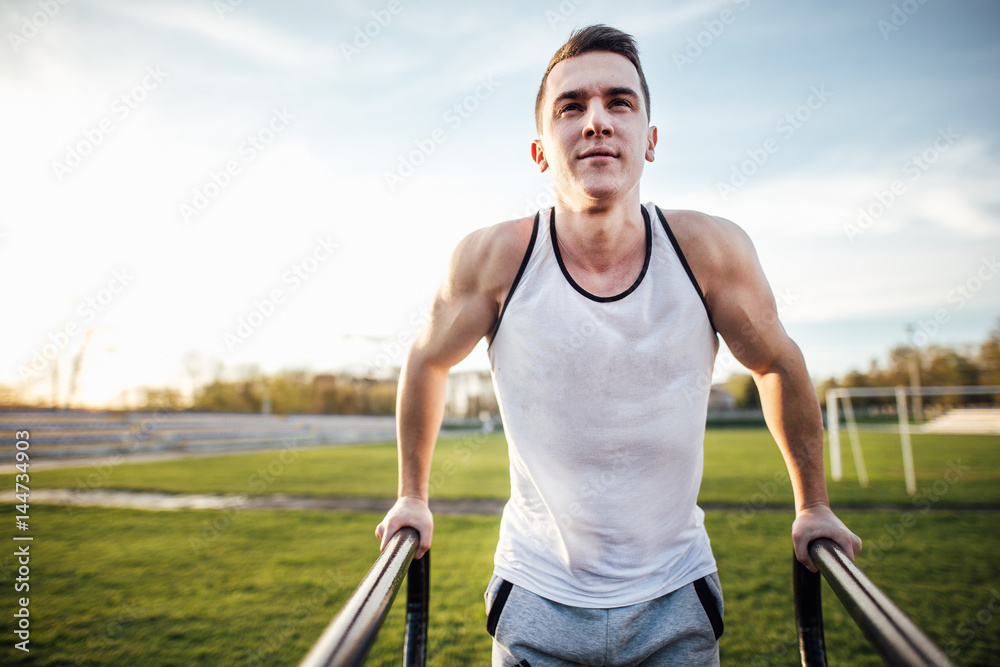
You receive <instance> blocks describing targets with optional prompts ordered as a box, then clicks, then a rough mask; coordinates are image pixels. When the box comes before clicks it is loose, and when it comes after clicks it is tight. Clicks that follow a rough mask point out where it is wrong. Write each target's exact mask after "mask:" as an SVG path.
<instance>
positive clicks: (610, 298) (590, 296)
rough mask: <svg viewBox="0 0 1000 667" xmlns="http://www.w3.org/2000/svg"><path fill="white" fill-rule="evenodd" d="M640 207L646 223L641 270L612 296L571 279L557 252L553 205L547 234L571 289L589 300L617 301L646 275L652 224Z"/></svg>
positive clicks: (651, 240) (650, 254) (650, 250)
mask: <svg viewBox="0 0 1000 667" xmlns="http://www.w3.org/2000/svg"><path fill="white" fill-rule="evenodd" d="M640 209H641V210H642V220H643V222H645V223H646V259H645V260H643V263H642V271H640V272H639V277H638V278H636V279H635V282H634V283H632V286H631V287H629V288H628V289H627V290H625V291H624V292H622V293H621V294H615V295H614V296H597V295H596V294H591V293H590V292H588V291H587V290H585V289H583V288H582V287H580V286H579V285H578V284H577V282H576V281H575V280H573V276H571V275H569V271H568V270H566V265H565V264H563V258H562V253H561V252H559V242H558V239H557V238H556V209H555V208H554V207H553V209H552V214H551V215H550V216H549V235H550V236H551V237H552V250H554V251H555V254H556V262H558V263H559V270H561V271H562V274H563V276H564V277H565V278H566V280H567V282H569V284H570V285H572V286H573V289H575V290H576V291H577V292H579V293H580V294H582V295H584V296H585V297H587V298H588V299H590V300H591V301H597V302H598V303H608V302H610V301H618V300H620V299H624V298H625V297H627V296H628V295H629V294H631V293H632V292H634V291H635V289H636V288H637V287H638V286H639V283H641V282H642V279H643V278H644V277H645V276H646V270H647V269H648V268H649V259H650V257H652V255H653V225H652V223H650V221H649V213H648V212H647V211H646V207H645V206H640Z"/></svg>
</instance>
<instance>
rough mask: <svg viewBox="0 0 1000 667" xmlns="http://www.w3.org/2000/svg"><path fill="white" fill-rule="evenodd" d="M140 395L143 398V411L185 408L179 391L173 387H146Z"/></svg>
mask: <svg viewBox="0 0 1000 667" xmlns="http://www.w3.org/2000/svg"><path fill="white" fill-rule="evenodd" d="M142 393H143V395H144V396H145V401H144V405H143V406H142V409H143V410H183V409H184V408H185V407H186V406H185V405H184V398H183V397H182V396H181V392H180V390H178V389H174V388H173V387H167V388H165V389H152V388H149V387H147V388H145V389H143V390H142Z"/></svg>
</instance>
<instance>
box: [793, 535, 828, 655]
mask: <svg viewBox="0 0 1000 667" xmlns="http://www.w3.org/2000/svg"><path fill="white" fill-rule="evenodd" d="M792 561H793V568H792V588H793V590H794V591H795V629H796V630H797V631H798V635H799V655H801V656H802V666H803V667H826V644H825V643H824V641H823V604H822V603H823V599H822V589H821V588H820V574H819V572H810V571H809V569H808V568H807V567H806V566H805V565H803V564H802V563H800V562H799V559H798V558H796V557H795V552H792Z"/></svg>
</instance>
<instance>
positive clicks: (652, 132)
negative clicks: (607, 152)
mask: <svg viewBox="0 0 1000 667" xmlns="http://www.w3.org/2000/svg"><path fill="white" fill-rule="evenodd" d="M655 152H656V126H655V125H650V126H649V133H648V135H647V136H646V162H652V161H653V158H654V157H655Z"/></svg>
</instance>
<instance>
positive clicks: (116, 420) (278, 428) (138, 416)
mask: <svg viewBox="0 0 1000 667" xmlns="http://www.w3.org/2000/svg"><path fill="white" fill-rule="evenodd" d="M0 428H2V429H3V430H5V431H9V432H14V431H20V430H28V431H29V432H30V433H31V439H30V442H31V456H32V459H33V460H38V459H54V458H66V457H85V456H107V455H112V454H126V455H127V454H141V453H154V452H192V453H194V452H208V451H226V450H245V449H262V448H269V447H281V446H282V445H283V444H294V445H295V446H309V445H327V444H344V443H352V442H386V441H394V440H395V437H396V421H395V419H394V418H393V417H373V416H367V415H287V416H286V415H261V414H233V413H193V412H165V411H164V412H91V411H79V410H62V411H52V412H47V411H25V412H3V413H0ZM13 457H14V450H13V449H5V450H4V451H3V456H2V457H0V460H10V459H13Z"/></svg>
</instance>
